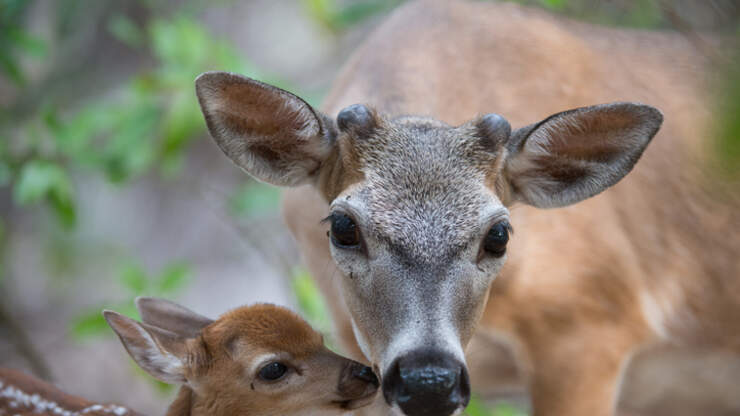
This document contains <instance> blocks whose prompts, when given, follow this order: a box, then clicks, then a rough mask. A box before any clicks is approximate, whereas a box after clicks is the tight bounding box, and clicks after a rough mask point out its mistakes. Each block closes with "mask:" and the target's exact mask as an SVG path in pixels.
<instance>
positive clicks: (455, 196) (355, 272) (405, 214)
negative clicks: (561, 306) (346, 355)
mask: <svg viewBox="0 0 740 416" xmlns="http://www.w3.org/2000/svg"><path fill="white" fill-rule="evenodd" d="M475 134H476V130H475V129H474V128H473V127H472V126H470V125H464V126H461V127H457V128H453V127H450V126H447V125H445V124H444V123H441V122H439V121H436V120H433V119H426V118H419V117H403V118H399V119H395V120H391V121H386V122H384V123H382V125H381V126H380V127H378V128H377V129H376V130H375V131H374V132H373V133H372V134H371V135H369V136H364V137H353V138H351V139H350V140H353V145H354V146H355V148H356V150H357V154H358V155H359V157H360V166H361V169H362V173H363V175H364V178H365V179H364V180H363V181H362V182H360V183H357V184H355V185H353V186H351V187H349V188H348V189H346V190H345V191H344V192H343V193H342V194H340V195H339V196H338V197H337V198H336V199H335V200H334V201H333V203H332V205H331V209H332V212H341V213H343V214H346V215H349V216H350V217H352V218H353V219H354V220H355V222H356V224H357V226H358V227H359V229H360V232H361V235H362V239H363V243H364V251H363V250H354V249H351V250H347V249H341V248H336V247H332V254H333V256H334V258H335V260H336V261H337V264H338V266H339V268H340V270H341V271H342V272H343V274H344V275H345V278H344V279H343V282H342V286H343V288H344V295H345V299H346V300H347V303H348V306H349V307H350V310H354V311H361V313H355V314H353V323H354V325H355V331H356V333H358V335H359V337H358V338H359V339H360V342H361V344H365V345H362V348H363V350H364V352H365V353H366V354H367V355H368V358H370V359H371V360H372V361H373V362H375V363H376V364H377V365H379V367H380V368H381V371H383V369H384V366H387V365H388V364H389V363H390V361H392V360H393V359H394V358H395V357H397V356H399V355H400V354H402V353H404V352H408V351H411V350H413V349H416V348H423V347H429V346H434V347H437V348H438V349H440V350H443V351H447V352H449V353H450V354H452V355H453V356H455V357H457V358H458V359H460V360H461V361H464V357H463V348H464V345H463V343H465V342H467V340H468V339H469V337H470V335H471V334H472V329H473V328H472V327H473V326H474V325H475V323H476V322H477V319H478V316H479V313H480V308H482V304H483V301H482V300H483V298H484V297H485V294H486V291H487V290H488V286H489V284H490V282H491V280H492V278H493V276H495V275H496V273H497V272H498V270H499V268H500V267H501V265H502V264H503V261H504V258H503V257H499V258H494V257H491V256H488V257H486V256H483V257H481V256H480V245H481V241H482V239H483V238H484V236H485V234H486V233H487V231H488V230H489V229H490V227H491V226H492V225H493V224H494V223H496V222H499V221H504V220H506V219H507V216H508V211H507V210H506V209H505V208H504V206H503V204H502V203H501V202H500V201H499V199H498V198H497V197H496V195H495V194H494V193H493V191H492V190H490V189H488V188H487V187H486V186H484V183H486V177H487V175H489V172H490V168H491V166H493V165H494V164H495V161H496V159H497V156H499V152H501V151H503V150H502V149H501V148H499V149H496V148H491V147H490V146H486V143H482V142H481V141H480V140H476V137H475ZM379 167H382V169H381V168H379ZM380 316H382V317H383V319H382V320H381V319H378V317H380ZM367 340H372V341H371V342H369V343H368V341H367ZM363 341H364V342H363Z"/></svg>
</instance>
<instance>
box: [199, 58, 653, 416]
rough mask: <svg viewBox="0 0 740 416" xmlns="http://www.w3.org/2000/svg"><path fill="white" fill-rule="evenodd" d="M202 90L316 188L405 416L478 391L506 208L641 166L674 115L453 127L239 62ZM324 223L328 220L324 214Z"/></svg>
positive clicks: (249, 154)
mask: <svg viewBox="0 0 740 416" xmlns="http://www.w3.org/2000/svg"><path fill="white" fill-rule="evenodd" d="M196 92H197V95H198V99H199V101H200V105H201V108H202V110H203V114H204V116H205V119H206V122H207V124H208V128H209V130H210V133H211V135H212V136H213V138H214V139H215V141H216V143H217V144H218V146H219V147H220V148H221V149H222V150H223V152H224V153H225V154H226V155H227V156H228V157H229V158H230V159H231V160H232V161H234V162H235V163H236V164H237V165H238V166H240V167H241V168H242V169H244V170H245V171H246V172H248V173H249V174H251V175H253V176H254V177H256V178H257V179H260V180H262V181H265V182H269V183H272V184H275V185H278V186H295V185H299V184H304V183H308V184H313V185H314V186H315V187H316V188H317V189H318V191H319V192H321V193H322V194H323V195H324V197H325V198H326V200H327V201H328V203H329V206H330V211H329V212H327V214H328V216H327V218H326V219H325V221H326V222H327V223H329V228H330V232H329V238H328V241H327V244H329V245H330V247H331V253H332V256H333V258H334V260H335V262H336V264H337V266H338V268H339V270H340V271H342V273H343V274H344V276H343V278H342V279H340V284H341V286H342V291H343V294H344V299H345V302H346V304H347V307H348V309H349V311H350V313H351V316H352V324H353V329H354V332H355V335H356V338H357V340H358V342H359V344H360V346H361V348H362V351H363V352H364V354H365V355H366V356H367V358H368V360H370V361H371V362H372V363H373V364H374V365H375V366H376V367H377V368H378V369H379V370H380V373H381V374H382V385H383V394H384V396H385V399H386V400H387V401H388V403H389V404H390V405H398V406H399V407H400V408H401V409H402V410H403V411H404V412H405V413H406V414H408V415H417V414H425V415H426V414H429V415H449V414H452V413H453V412H455V411H458V410H459V409H461V408H463V407H464V406H465V405H466V404H467V402H468V399H469V397H470V386H469V382H468V376H467V369H466V367H465V362H464V355H463V350H464V348H465V345H466V344H467V342H468V341H469V340H470V338H471V336H472V334H473V331H474V329H475V325H476V323H477V321H478V319H479V317H480V315H481V312H482V310H483V307H484V305H485V303H486V299H487V295H488V289H489V286H490V284H491V282H492V281H493V279H494V278H495V277H496V275H497V274H498V273H499V271H500V269H501V267H502V265H503V264H504V261H505V260H506V246H507V242H508V239H509V236H510V234H511V232H512V230H513V228H514V227H515V226H516V224H511V222H510V220H509V211H508V209H507V208H508V207H509V206H511V205H512V204H514V203H516V202H519V203H524V204H529V205H533V206H536V207H541V208H552V207H561V206H565V205H569V204H573V203H576V202H578V201H581V200H583V199H586V198H588V197H591V196H593V195H596V194H597V193H599V192H601V191H603V190H604V189H606V188H608V187H609V186H611V185H614V184H615V183H616V182H617V181H619V180H620V179H621V178H622V177H623V176H624V175H626V174H627V173H628V172H629V171H630V170H631V169H632V167H633V165H634V164H635V163H636V162H637V160H638V158H639V157H640V155H641V154H642V152H643V150H644V149H645V147H646V146H647V144H648V143H649V141H650V139H651V138H652V137H653V136H654V135H655V133H656V132H657V130H658V128H659V126H660V124H661V122H662V116H661V114H660V112H659V111H658V110H656V109H654V108H652V107H649V106H646V105H640V104H633V103H612V104H605V105H595V106H592V107H585V108H579V109H575V110H570V111H565V112H562V113H558V114H555V115H552V116H550V117H548V118H546V119H544V120H542V121H539V122H536V123H534V124H531V125H529V126H526V127H522V128H519V129H516V130H512V129H511V126H510V125H509V123H508V122H507V121H506V120H505V119H504V118H503V117H502V116H500V115H496V114H488V115H484V116H480V117H476V118H473V119H472V120H471V121H469V122H467V123H465V124H463V125H460V126H450V125H447V124H445V123H444V122H442V121H439V120H435V119H432V118H428V117H414V116H404V117H396V118H390V117H388V116H386V115H383V114H380V113H379V112H378V111H376V110H375V109H372V108H369V107H367V106H364V105H353V106H350V107H348V108H346V109H344V110H342V111H341V112H340V113H339V114H338V115H337V116H336V118H331V117H329V116H328V115H324V114H322V113H320V112H318V111H317V110H315V109H313V108H312V107H311V106H309V105H308V104H307V103H306V102H305V101H303V100H301V99H300V98H298V97H296V96H295V95H293V94H291V93H289V92H287V91H283V90H281V89H278V88H276V87H273V86H270V85H266V84H264V83H261V82H258V81H255V80H252V79H248V78H245V77H241V76H238V75H234V74H229V73H218V72H213V73H206V74H203V75H201V76H200V77H199V78H198V79H197V80H196ZM319 220H320V219H319V218H317V221H319Z"/></svg>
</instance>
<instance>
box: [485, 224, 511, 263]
mask: <svg viewBox="0 0 740 416" xmlns="http://www.w3.org/2000/svg"><path fill="white" fill-rule="evenodd" d="M510 228H511V226H510V225H509V223H507V222H505V221H502V222H499V223H497V224H495V225H494V226H493V227H491V229H490V230H488V234H486V238H485V239H484V240H483V249H484V250H485V251H486V252H487V253H489V254H492V255H494V256H496V257H501V256H503V255H504V253H506V243H508V242H509V229H510Z"/></svg>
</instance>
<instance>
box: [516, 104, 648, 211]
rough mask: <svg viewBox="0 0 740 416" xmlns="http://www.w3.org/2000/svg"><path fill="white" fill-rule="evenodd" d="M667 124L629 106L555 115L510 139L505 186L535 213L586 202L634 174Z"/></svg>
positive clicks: (644, 108)
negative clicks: (643, 155) (659, 131)
mask: <svg viewBox="0 0 740 416" xmlns="http://www.w3.org/2000/svg"><path fill="white" fill-rule="evenodd" d="M662 121H663V115H662V114H661V113H660V111H658V110H657V109H656V108H653V107H650V106H647V105H643V104H636V103H627V102H619V103H611V104H602V105H595V106H590V107H582V108H577V109H574V110H568V111H564V112H561V113H557V114H554V115H552V116H550V117H548V118H546V119H544V120H543V121H541V122H539V123H535V124H532V125H529V126H527V127H523V128H521V129H518V130H517V131H515V132H514V133H513V134H512V135H511V138H510V140H509V143H508V144H507V150H508V153H509V155H508V157H507V160H506V163H505V166H504V177H505V180H506V182H507V183H508V184H509V186H510V190H511V194H512V195H513V198H514V199H515V200H518V201H521V202H524V203H527V204H529V205H533V206H536V207H540V208H552V207H560V206H566V205H570V204H573V203H576V202H578V201H581V200H584V199H586V198H589V197H591V196H594V195H596V194H598V193H600V192H602V191H603V190H605V189H607V188H608V187H610V186H612V185H614V184H616V183H617V182H618V181H619V180H620V179H622V178H623V177H624V176H625V175H626V174H627V173H629V171H630V170H632V168H633V167H634V165H635V163H637V161H638V159H639V158H640V156H641V155H642V153H643V151H644V150H645V148H646V147H647V145H648V144H649V143H650V140H651V139H652V138H653V137H654V136H655V134H656V133H657V132H658V129H659V128H660V125H661V123H662Z"/></svg>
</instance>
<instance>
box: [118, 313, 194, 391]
mask: <svg viewBox="0 0 740 416" xmlns="http://www.w3.org/2000/svg"><path fill="white" fill-rule="evenodd" d="M103 316H104V317H105V320H106V321H107V322H108V325H109V326H110V327H111V328H112V329H113V331H114V332H115V333H116V335H118V338H119V339H120V340H121V343H122V344H123V346H124V347H125V348H126V351H127V352H128V353H129V355H130V356H131V358H133V360H134V361H136V363H137V364H138V365H139V367H141V368H142V369H143V370H144V371H146V372H147V373H149V375H151V376H152V377H154V378H156V379H157V380H160V381H163V382H165V383H171V384H183V383H186V382H187V379H186V376H187V374H189V373H191V372H193V371H198V370H199V369H198V368H196V367H198V366H199V365H202V364H201V362H202V361H203V358H202V357H201V355H203V354H201V353H200V350H203V351H205V349H204V348H201V347H199V346H200V345H201V344H202V343H203V340H202V337H200V336H198V337H196V338H188V337H183V336H181V335H178V334H176V333H174V332H171V331H168V330H166V329H162V328H159V327H156V326H153V325H148V324H145V323H141V322H137V321H135V320H133V319H131V318H128V317H126V316H124V315H121V314H119V313H116V312H113V311H107V310H106V311H103Z"/></svg>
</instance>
